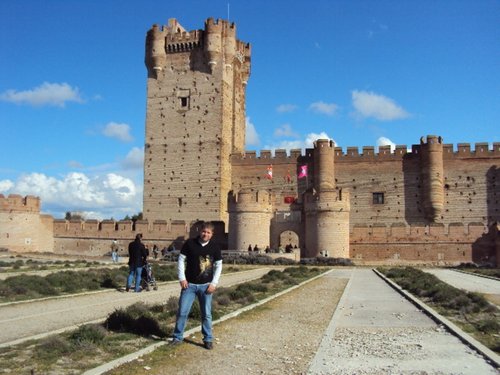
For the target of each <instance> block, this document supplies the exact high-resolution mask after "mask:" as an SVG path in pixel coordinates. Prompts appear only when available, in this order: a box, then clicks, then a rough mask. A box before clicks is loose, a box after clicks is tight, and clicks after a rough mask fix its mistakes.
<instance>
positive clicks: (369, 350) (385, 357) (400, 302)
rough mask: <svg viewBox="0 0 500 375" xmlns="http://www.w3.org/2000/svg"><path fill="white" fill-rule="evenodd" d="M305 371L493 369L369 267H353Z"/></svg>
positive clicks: (381, 374)
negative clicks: (346, 284)
mask: <svg viewBox="0 0 500 375" xmlns="http://www.w3.org/2000/svg"><path fill="white" fill-rule="evenodd" d="M309 373H310V374H339V375H347V374H349V375H361V374H366V375H368V374H369V375H391V374H398V375H401V374H405V375H406V374H408V375H409V374H412V375H417V374H418V375H443V374H446V375H486V374H491V375H495V374H498V373H497V371H496V370H495V368H494V367H492V366H491V365H490V364H488V363H487V362H486V361H485V360H484V358H483V357H482V356H480V355H479V354H478V353H476V352H475V351H474V350H472V349H470V348H469V347H467V346H466V345H464V344H463V343H462V342H461V341H460V340H459V339H458V338H457V337H455V336H454V335H452V334H450V333H449V332H448V331H447V330H446V329H444V328H443V327H441V326H440V325H438V324H436V323H435V322H434V321H433V320H431V319H430V318H428V317H427V316H426V315H425V314H423V313H422V312H421V311H420V310H419V309H418V308H417V307H415V306H414V305H412V304H411V303H410V302H409V301H407V300H406V299H405V298H403V297H402V296H401V295H400V294H398V293H397V292H396V291H394V290H393V289H392V288H391V287H389V286H388V285H387V284H386V283H385V282H384V281H382V279H380V278H379V277H378V276H377V275H375V273H374V272H372V271H371V270H369V269H355V270H353V271H352V274H351V278H350V281H349V284H348V286H347V288H346V292H345V294H344V295H343V297H342V300H341V301H340V302H339V305H338V308H337V311H336V312H335V315H334V318H333V319H332V321H331V324H330V326H329V327H328V329H327V330H326V332H325V335H324V337H323V340H322V342H321V345H320V347H319V349H318V352H317V354H316V356H315V358H314V360H313V361H312V364H311V366H310V368H309Z"/></svg>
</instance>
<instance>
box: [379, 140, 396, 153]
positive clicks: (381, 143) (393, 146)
mask: <svg viewBox="0 0 500 375" xmlns="http://www.w3.org/2000/svg"><path fill="white" fill-rule="evenodd" d="M380 146H391V152H394V150H395V149H396V144H395V143H394V142H393V141H391V140H390V139H389V138H386V137H380V138H379V139H377V147H380Z"/></svg>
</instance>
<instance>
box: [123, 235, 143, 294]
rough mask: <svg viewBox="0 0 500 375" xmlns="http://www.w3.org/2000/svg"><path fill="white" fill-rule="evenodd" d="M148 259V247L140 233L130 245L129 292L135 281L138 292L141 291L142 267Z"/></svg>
mask: <svg viewBox="0 0 500 375" xmlns="http://www.w3.org/2000/svg"><path fill="white" fill-rule="evenodd" d="M146 258H147V252H146V247H145V246H144V244H143V243H142V233H138V234H137V235H136V236H135V240H134V241H132V242H131V243H129V245H128V267H129V271H130V272H129V274H128V278H127V288H126V290H127V292H128V291H129V290H130V288H131V287H132V282H133V281H134V279H135V288H134V290H135V291H136V292H140V291H141V274H142V267H143V266H144V262H145V261H146Z"/></svg>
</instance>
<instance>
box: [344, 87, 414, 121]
mask: <svg viewBox="0 0 500 375" xmlns="http://www.w3.org/2000/svg"><path fill="white" fill-rule="evenodd" d="M352 105H353V106H354V109H355V110H356V112H355V115H356V116H359V117H373V118H375V119H377V120H381V121H391V120H398V119H404V118H407V117H409V116H410V115H409V113H408V112H406V111H405V110H404V109H403V108H402V107H400V106H398V105H397V104H396V103H395V102H394V100H392V99H390V98H388V97H386V96H383V95H378V94H375V93H373V92H367V91H358V90H353V91H352Z"/></svg>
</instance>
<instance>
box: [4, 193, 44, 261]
mask: <svg viewBox="0 0 500 375" xmlns="http://www.w3.org/2000/svg"><path fill="white" fill-rule="evenodd" d="M0 248H2V249H8V250H9V251H14V252H18V253H25V252H53V251H54V230H53V218H52V216H49V215H40V198H38V197H33V196H26V197H22V196H20V195H15V194H11V195H9V196H8V197H5V196H3V195H2V194H0Z"/></svg>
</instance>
